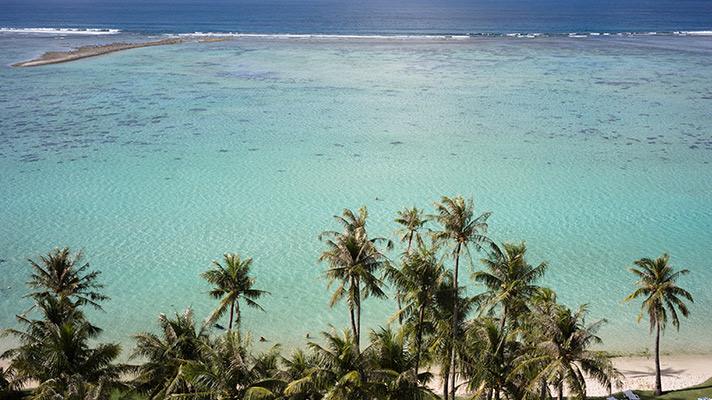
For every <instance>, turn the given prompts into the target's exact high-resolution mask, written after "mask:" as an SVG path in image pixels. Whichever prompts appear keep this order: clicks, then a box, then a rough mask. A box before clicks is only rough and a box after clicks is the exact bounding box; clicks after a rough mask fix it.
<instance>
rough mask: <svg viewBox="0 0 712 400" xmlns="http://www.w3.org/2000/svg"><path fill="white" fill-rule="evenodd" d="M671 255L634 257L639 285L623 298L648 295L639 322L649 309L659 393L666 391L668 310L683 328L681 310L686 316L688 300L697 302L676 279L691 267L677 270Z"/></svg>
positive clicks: (675, 324) (687, 313)
mask: <svg viewBox="0 0 712 400" xmlns="http://www.w3.org/2000/svg"><path fill="white" fill-rule="evenodd" d="M669 260H670V256H669V255H668V254H667V253H663V256H662V257H658V258H656V259H655V260H651V259H650V258H641V259H640V260H637V261H633V264H635V265H636V266H637V267H638V268H637V269H636V268H628V270H629V271H631V272H632V273H633V274H634V275H635V276H636V277H637V278H638V281H637V282H635V285H637V286H639V287H638V289H636V291H635V292H633V293H631V294H630V296H628V297H626V298H625V300H623V303H626V302H632V301H633V300H634V299H636V298H638V297H644V298H645V300H643V305H642V307H641V311H640V314H638V322H640V320H641V319H642V318H643V314H644V313H647V314H648V318H649V319H650V334H651V335H652V334H653V331H655V390H654V391H653V393H654V394H655V395H656V396H660V395H661V394H662V383H661V381H660V331H663V330H665V327H666V325H667V321H668V314H669V317H670V321H671V322H672V325H673V326H674V327H676V328H677V329H678V330H680V319H679V317H678V315H677V314H678V312H680V313H681V314H682V315H683V316H684V317H687V316H688V315H689V314H690V310H689V309H688V308H687V305H686V304H685V302H684V300H689V301H690V302H691V303H694V300H693V299H692V295H691V294H690V293H689V292H687V291H686V290H685V289H683V288H681V287H679V286H677V284H676V282H677V280H678V278H679V277H680V276H681V275H686V274H688V273H689V272H690V271H689V270H687V269H683V270H680V271H677V272H675V269H674V268H673V266H672V265H668V261H669Z"/></svg>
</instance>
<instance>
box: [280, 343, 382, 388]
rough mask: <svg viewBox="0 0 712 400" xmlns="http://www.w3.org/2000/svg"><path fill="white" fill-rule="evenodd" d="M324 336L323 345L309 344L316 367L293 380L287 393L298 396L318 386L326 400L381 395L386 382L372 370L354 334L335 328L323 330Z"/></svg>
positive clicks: (288, 386)
mask: <svg viewBox="0 0 712 400" xmlns="http://www.w3.org/2000/svg"><path fill="white" fill-rule="evenodd" d="M322 336H323V337H324V341H325V344H324V346H321V345H319V344H317V343H314V342H309V344H308V346H309V348H310V349H311V351H312V352H313V353H314V354H315V356H316V357H317V366H316V367H313V368H310V369H309V370H308V372H307V374H306V376H305V377H304V378H302V379H298V380H296V381H292V382H290V383H289V384H288V385H287V388H286V389H285V391H284V393H285V395H287V396H295V395H298V394H299V393H304V391H305V390H313V388H318V389H319V390H320V392H321V393H323V395H324V398H326V399H333V400H346V399H354V400H356V399H363V400H366V399H369V400H370V399H376V398H379V397H381V395H382V393H383V392H384V388H383V386H384V385H383V384H382V383H380V382H378V381H377V380H375V379H374V376H373V374H371V373H370V369H369V363H368V359H367V356H366V355H364V354H362V353H360V352H359V349H358V345H357V343H356V338H355V337H354V335H353V333H352V332H351V331H349V330H346V329H344V330H343V331H342V335H341V336H339V335H338V334H337V333H336V332H335V331H334V330H333V329H332V332H322Z"/></svg>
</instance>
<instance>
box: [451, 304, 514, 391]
mask: <svg viewBox="0 0 712 400" xmlns="http://www.w3.org/2000/svg"><path fill="white" fill-rule="evenodd" d="M515 336H516V334H515V333H507V332H506V331H505V330H503V329H502V327H501V326H500V325H499V324H498V323H496V322H495V321H494V320H493V319H491V318H478V319H476V320H474V321H472V323H470V325H469V326H468V327H467V329H466V331H465V340H464V342H465V343H464V347H465V349H466V350H465V351H464V352H463V356H462V358H463V362H462V363H463V368H462V369H463V375H464V377H465V381H466V382H467V388H468V390H469V391H471V392H474V393H475V395H474V396H473V398H475V397H479V396H481V395H482V394H483V393H484V394H486V398H487V399H494V400H499V399H501V398H503V397H504V398H516V399H520V398H523V397H522V396H521V392H522V391H521V390H520V389H519V387H518V385H517V382H516V376H515V374H514V372H515V368H516V366H517V364H516V363H515V359H516V357H518V356H519V355H520V354H521V352H522V348H521V345H520V343H518V342H517V341H516V340H514V337H515ZM501 343H503V344H501Z"/></svg>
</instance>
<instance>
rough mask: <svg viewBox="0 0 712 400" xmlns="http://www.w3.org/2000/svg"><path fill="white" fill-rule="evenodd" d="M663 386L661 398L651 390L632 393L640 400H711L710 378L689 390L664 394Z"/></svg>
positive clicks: (711, 385) (617, 395) (711, 382)
mask: <svg viewBox="0 0 712 400" xmlns="http://www.w3.org/2000/svg"><path fill="white" fill-rule="evenodd" d="M664 389H665V387H664V386H663V394H662V396H653V392H652V391H651V390H634V391H633V393H635V394H637V395H638V396H639V397H640V399H641V400H650V399H662V400H697V399H699V398H700V397H709V398H712V378H710V379H708V380H706V381H704V382H702V383H700V384H699V385H695V386H690V387H689V388H685V389H680V390H673V391H670V392H666V391H665V390H664ZM613 396H614V397H616V398H617V399H625V398H626V397H625V395H624V394H623V393H613ZM592 399H603V400H605V397H594V398H592Z"/></svg>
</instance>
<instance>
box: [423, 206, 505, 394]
mask: <svg viewBox="0 0 712 400" xmlns="http://www.w3.org/2000/svg"><path fill="white" fill-rule="evenodd" d="M433 206H434V207H435V211H436V212H437V214H436V215H433V216H432V218H433V219H435V221H437V222H438V223H439V224H440V225H441V226H442V231H439V232H435V233H434V234H433V241H434V242H435V243H438V244H447V246H448V248H450V247H452V249H451V250H450V254H451V255H452V257H453V258H454V259H455V272H454V274H453V277H454V279H453V289H454V290H455V293H454V294H453V295H455V296H456V295H457V291H458V290H459V286H458V281H457V279H458V275H459V265H460V255H461V254H462V252H463V251H466V252H468V253H469V246H473V247H474V248H475V249H476V250H478V251H479V250H480V249H481V246H482V244H483V243H488V242H489V239H488V238H487V237H486V236H485V235H484V233H485V232H487V219H488V218H489V216H490V214H491V213H490V212H485V213H482V214H481V215H479V216H478V217H475V206H474V204H473V200H472V197H470V198H469V199H467V200H465V199H463V198H462V196H460V195H458V196H456V197H455V198H449V197H446V196H443V197H442V198H441V199H440V203H437V202H434V203H433ZM457 305H458V302H453V307H454V308H453V312H452V315H453V327H455V328H454V329H453V330H452V339H453V342H457V336H458V329H456V327H457V326H458V319H459V315H458V309H457ZM455 362H456V360H455V348H454V347H453V349H452V355H451V359H450V364H451V366H450V369H451V373H452V381H453V388H452V392H451V396H452V397H453V398H454V397H455V386H454V382H455V377H456V374H457V369H456V368H455Z"/></svg>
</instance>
